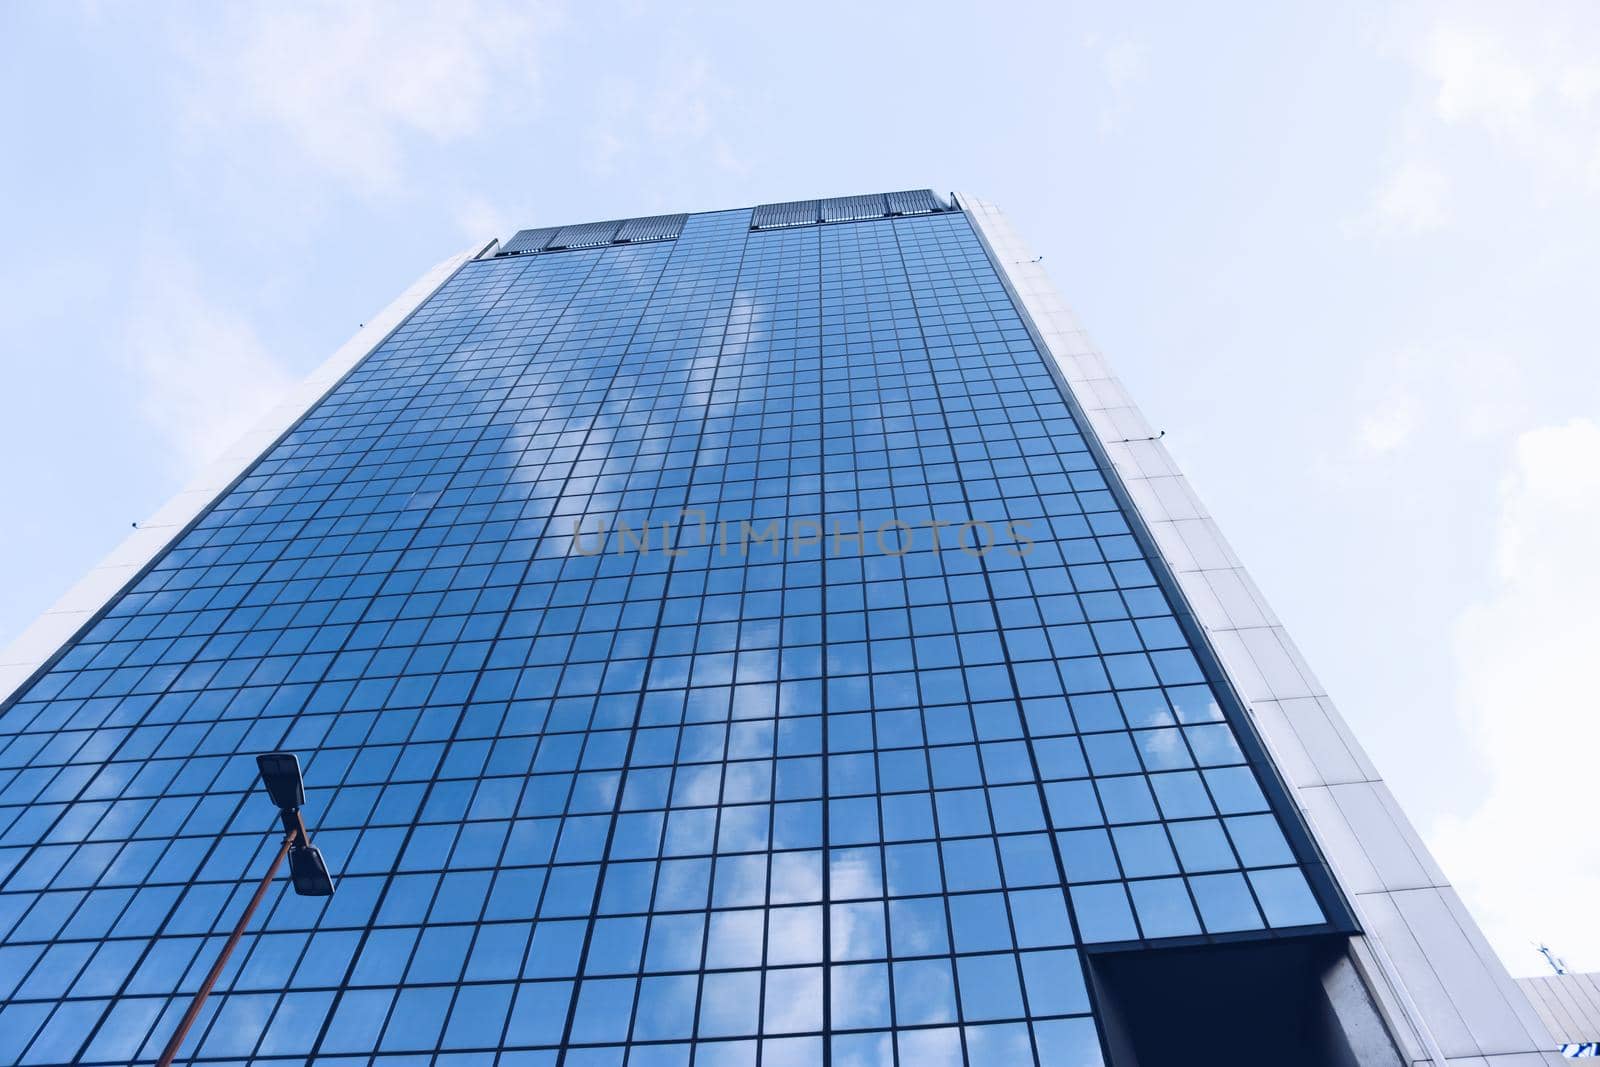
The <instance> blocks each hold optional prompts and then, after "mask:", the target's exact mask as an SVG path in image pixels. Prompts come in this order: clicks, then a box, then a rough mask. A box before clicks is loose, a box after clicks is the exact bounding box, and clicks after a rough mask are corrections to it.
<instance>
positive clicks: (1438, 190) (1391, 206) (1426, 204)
mask: <svg viewBox="0 0 1600 1067" xmlns="http://www.w3.org/2000/svg"><path fill="white" fill-rule="evenodd" d="M1448 196H1449V184H1448V183H1447V182H1446V181H1445V177H1444V175H1443V174H1441V173H1439V171H1438V170H1437V169H1436V168H1434V167H1432V166H1429V165H1427V164H1423V163H1418V162H1407V163H1404V164H1402V165H1401V166H1400V167H1399V168H1398V169H1397V170H1396V171H1395V172H1394V173H1393V174H1392V175H1390V177H1389V180H1388V181H1387V182H1386V183H1385V184H1384V186H1383V188H1382V189H1380V190H1378V201H1377V207H1376V216H1377V217H1376V220H1375V221H1376V223H1377V226H1378V228H1379V229H1380V230H1382V231H1384V232H1388V233H1407V234H1416V233H1423V232H1426V231H1428V230H1436V229H1439V228H1440V227H1441V226H1443V225H1444V223H1445V220H1446V217H1447V214H1448V212H1447V209H1446V206H1445V205H1446V201H1447V199H1448Z"/></svg>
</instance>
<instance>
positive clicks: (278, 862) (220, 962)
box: [156, 833, 295, 1067]
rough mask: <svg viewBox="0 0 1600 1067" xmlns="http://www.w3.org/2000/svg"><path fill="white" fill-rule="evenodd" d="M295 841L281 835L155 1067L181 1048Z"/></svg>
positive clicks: (167, 1063) (165, 1066)
mask: <svg viewBox="0 0 1600 1067" xmlns="http://www.w3.org/2000/svg"><path fill="white" fill-rule="evenodd" d="M294 840H295V835H294V834H292V833H291V834H286V835H284V838H283V844H281V845H279V846H278V855H277V856H276V857H275V858H274V859H273V861H272V866H271V867H269V868H267V873H266V877H264V878H262V879H261V884H260V885H258V886H256V895H255V896H253V897H251V898H250V904H249V906H248V907H246V908H245V909H244V914H243V915H241V916H239V922H238V923H237V924H236V925H235V926H234V928H233V933H232V935H230V936H229V938H228V943H227V944H226V945H223V946H222V952H221V953H219V954H218V955H217V962H216V963H213V964H212V965H211V973H210V974H208V975H206V980H205V982H203V983H202V984H201V986H200V990H199V992H197V993H195V995H194V1000H192V1001H190V1002H189V1010H188V1011H186V1012H184V1013H183V1021H181V1022H180V1023H178V1029H177V1031H176V1032H175V1033H174V1034H173V1035H172V1040H171V1041H168V1042H167V1047H166V1050H165V1051H163V1052H162V1053H161V1058H160V1059H159V1060H157V1061H156V1067H172V1058H173V1057H174V1056H176V1055H177V1054H178V1046H179V1045H181V1044H183V1039H184V1037H186V1036H187V1035H188V1033H189V1027H191V1026H193V1025H194V1021H195V1019H196V1018H197V1017H198V1016H199V1015H200V1009H201V1008H202V1007H203V1006H204V1005H205V1002H206V997H207V996H208V995H210V993H211V987H212V986H214V985H216V984H217V979H218V978H220V977H222V968H224V967H226V966H227V965H228V957H229V956H231V955H232V954H233V947H234V946H235V945H237V944H238V943H239V938H240V937H242V936H244V928H245V927H247V926H249V925H250V917H251V916H252V915H254V914H255V913H256V908H257V907H258V906H260V904H261V898H262V897H264V896H266V895H267V887H268V886H270V885H271V884H272V879H273V878H275V877H277V874H278V868H279V867H280V866H282V865H283V857H285V856H287V855H288V854H289V846H290V845H292V844H294Z"/></svg>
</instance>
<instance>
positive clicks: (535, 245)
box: [498, 226, 561, 256]
mask: <svg viewBox="0 0 1600 1067" xmlns="http://www.w3.org/2000/svg"><path fill="white" fill-rule="evenodd" d="M559 229H561V227H559V226H545V227H542V228H541V229H537V230H518V231H517V233H516V236H514V237H512V238H511V240H509V241H507V242H506V243H505V244H504V245H502V246H501V248H500V252H499V253H498V254H499V255H502V256H514V255H517V254H519V253H521V252H537V251H539V250H540V249H541V248H543V247H544V246H545V245H547V244H549V243H550V238H552V237H554V236H555V235H556V231H557V230H559Z"/></svg>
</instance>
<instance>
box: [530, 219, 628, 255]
mask: <svg viewBox="0 0 1600 1067" xmlns="http://www.w3.org/2000/svg"><path fill="white" fill-rule="evenodd" d="M621 226H622V223H621V222H620V221H618V220H616V219H613V220H611V221H610V222H585V223H584V224H583V225H581V226H563V227H561V231H560V232H559V233H557V234H556V235H555V238H554V239H553V240H551V242H550V244H549V246H548V247H549V248H551V249H552V250H554V249H557V248H590V247H593V246H594V245H608V244H610V243H611V239H612V238H613V237H615V236H616V234H617V230H618V229H619V228H620V227H621Z"/></svg>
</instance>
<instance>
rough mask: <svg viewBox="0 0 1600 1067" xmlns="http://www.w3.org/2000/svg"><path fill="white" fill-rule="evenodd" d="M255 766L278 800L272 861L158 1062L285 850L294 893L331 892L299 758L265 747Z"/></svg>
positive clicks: (217, 971) (167, 1054) (173, 1047)
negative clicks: (311, 826) (279, 828)
mask: <svg viewBox="0 0 1600 1067" xmlns="http://www.w3.org/2000/svg"><path fill="white" fill-rule="evenodd" d="M256 767H257V769H259V770H260V771H261V784H262V785H264V786H266V789H267V796H268V797H269V798H271V800H272V803H273V804H275V805H277V808H278V818H279V820H280V821H281V822H282V823H283V842H282V844H280V845H279V846H278V854H277V855H276V856H274V857H273V859H272V866H270V867H268V868H267V873H266V874H265V875H264V876H262V879H261V884H260V885H258V886H256V892H255V896H253V897H251V898H250V903H249V904H248V905H246V906H245V909H244V914H243V915H241V916H239V921H238V922H237V923H236V924H234V927H233V933H232V934H231V935H229V937H228V943H227V944H225V945H223V946H222V951H221V952H220V953H218V955H217V962H215V963H213V964H212V965H211V972H210V973H209V974H207V975H206V980H205V981H204V982H202V983H201V985H200V989H199V990H198V991H197V992H196V993H195V995H194V999H193V1000H191V1001H190V1002H189V1010H188V1011H186V1012H184V1013H183V1019H182V1020H181V1021H180V1022H179V1023H178V1029H177V1030H176V1031H174V1033H173V1035H172V1040H170V1041H168V1042H167V1047H166V1048H165V1049H164V1050H163V1051H162V1053H161V1058H160V1059H159V1060H157V1061H156V1065H157V1067H171V1065H172V1058H173V1057H174V1056H176V1055H177V1054H178V1046H179V1045H181V1044H183V1039H184V1037H185V1036H187V1035H188V1033H189V1027H191V1026H193V1025H194V1021H195V1019H196V1018H197V1017H198V1016H199V1015H200V1008H201V1007H202V1006H203V1005H204V1004H205V1002H206V997H207V996H209V995H210V993H211V987H212V986H214V985H216V984H217V979H218V978H219V977H221V975H222V969H223V968H224V967H226V966H227V964H228V957H229V956H231V955H232V954H233V949H234V946H235V945H237V944H238V943H239V938H240V937H242V936H243V935H244V931H245V927H247V926H249V925H250V917H251V916H252V915H254V914H255V913H256V908H257V907H258V906H260V904H261V898H262V897H265V896H266V895H267V887H268V886H270V885H271V884H272V880H273V878H275V877H277V874H278V868H279V867H281V866H283V858H284V857H285V856H288V857H289V880H290V881H291V882H292V883H293V884H294V891H295V892H296V893H298V894H299V895H300V896H303V897H329V896H332V895H333V879H332V878H331V877H329V875H328V865H327V864H326V863H324V862H323V861H322V853H321V852H319V851H318V850H317V849H316V848H315V847H314V846H313V845H312V844H311V837H310V835H309V834H307V832H306V823H305V820H304V819H303V818H301V816H300V809H301V808H302V807H303V806H304V805H305V802H306V790H305V785H304V783H303V782H302V781H301V780H300V761H299V760H297V759H296V758H295V756H294V753H293V752H264V753H262V754H261V755H259V756H257V757H256Z"/></svg>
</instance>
